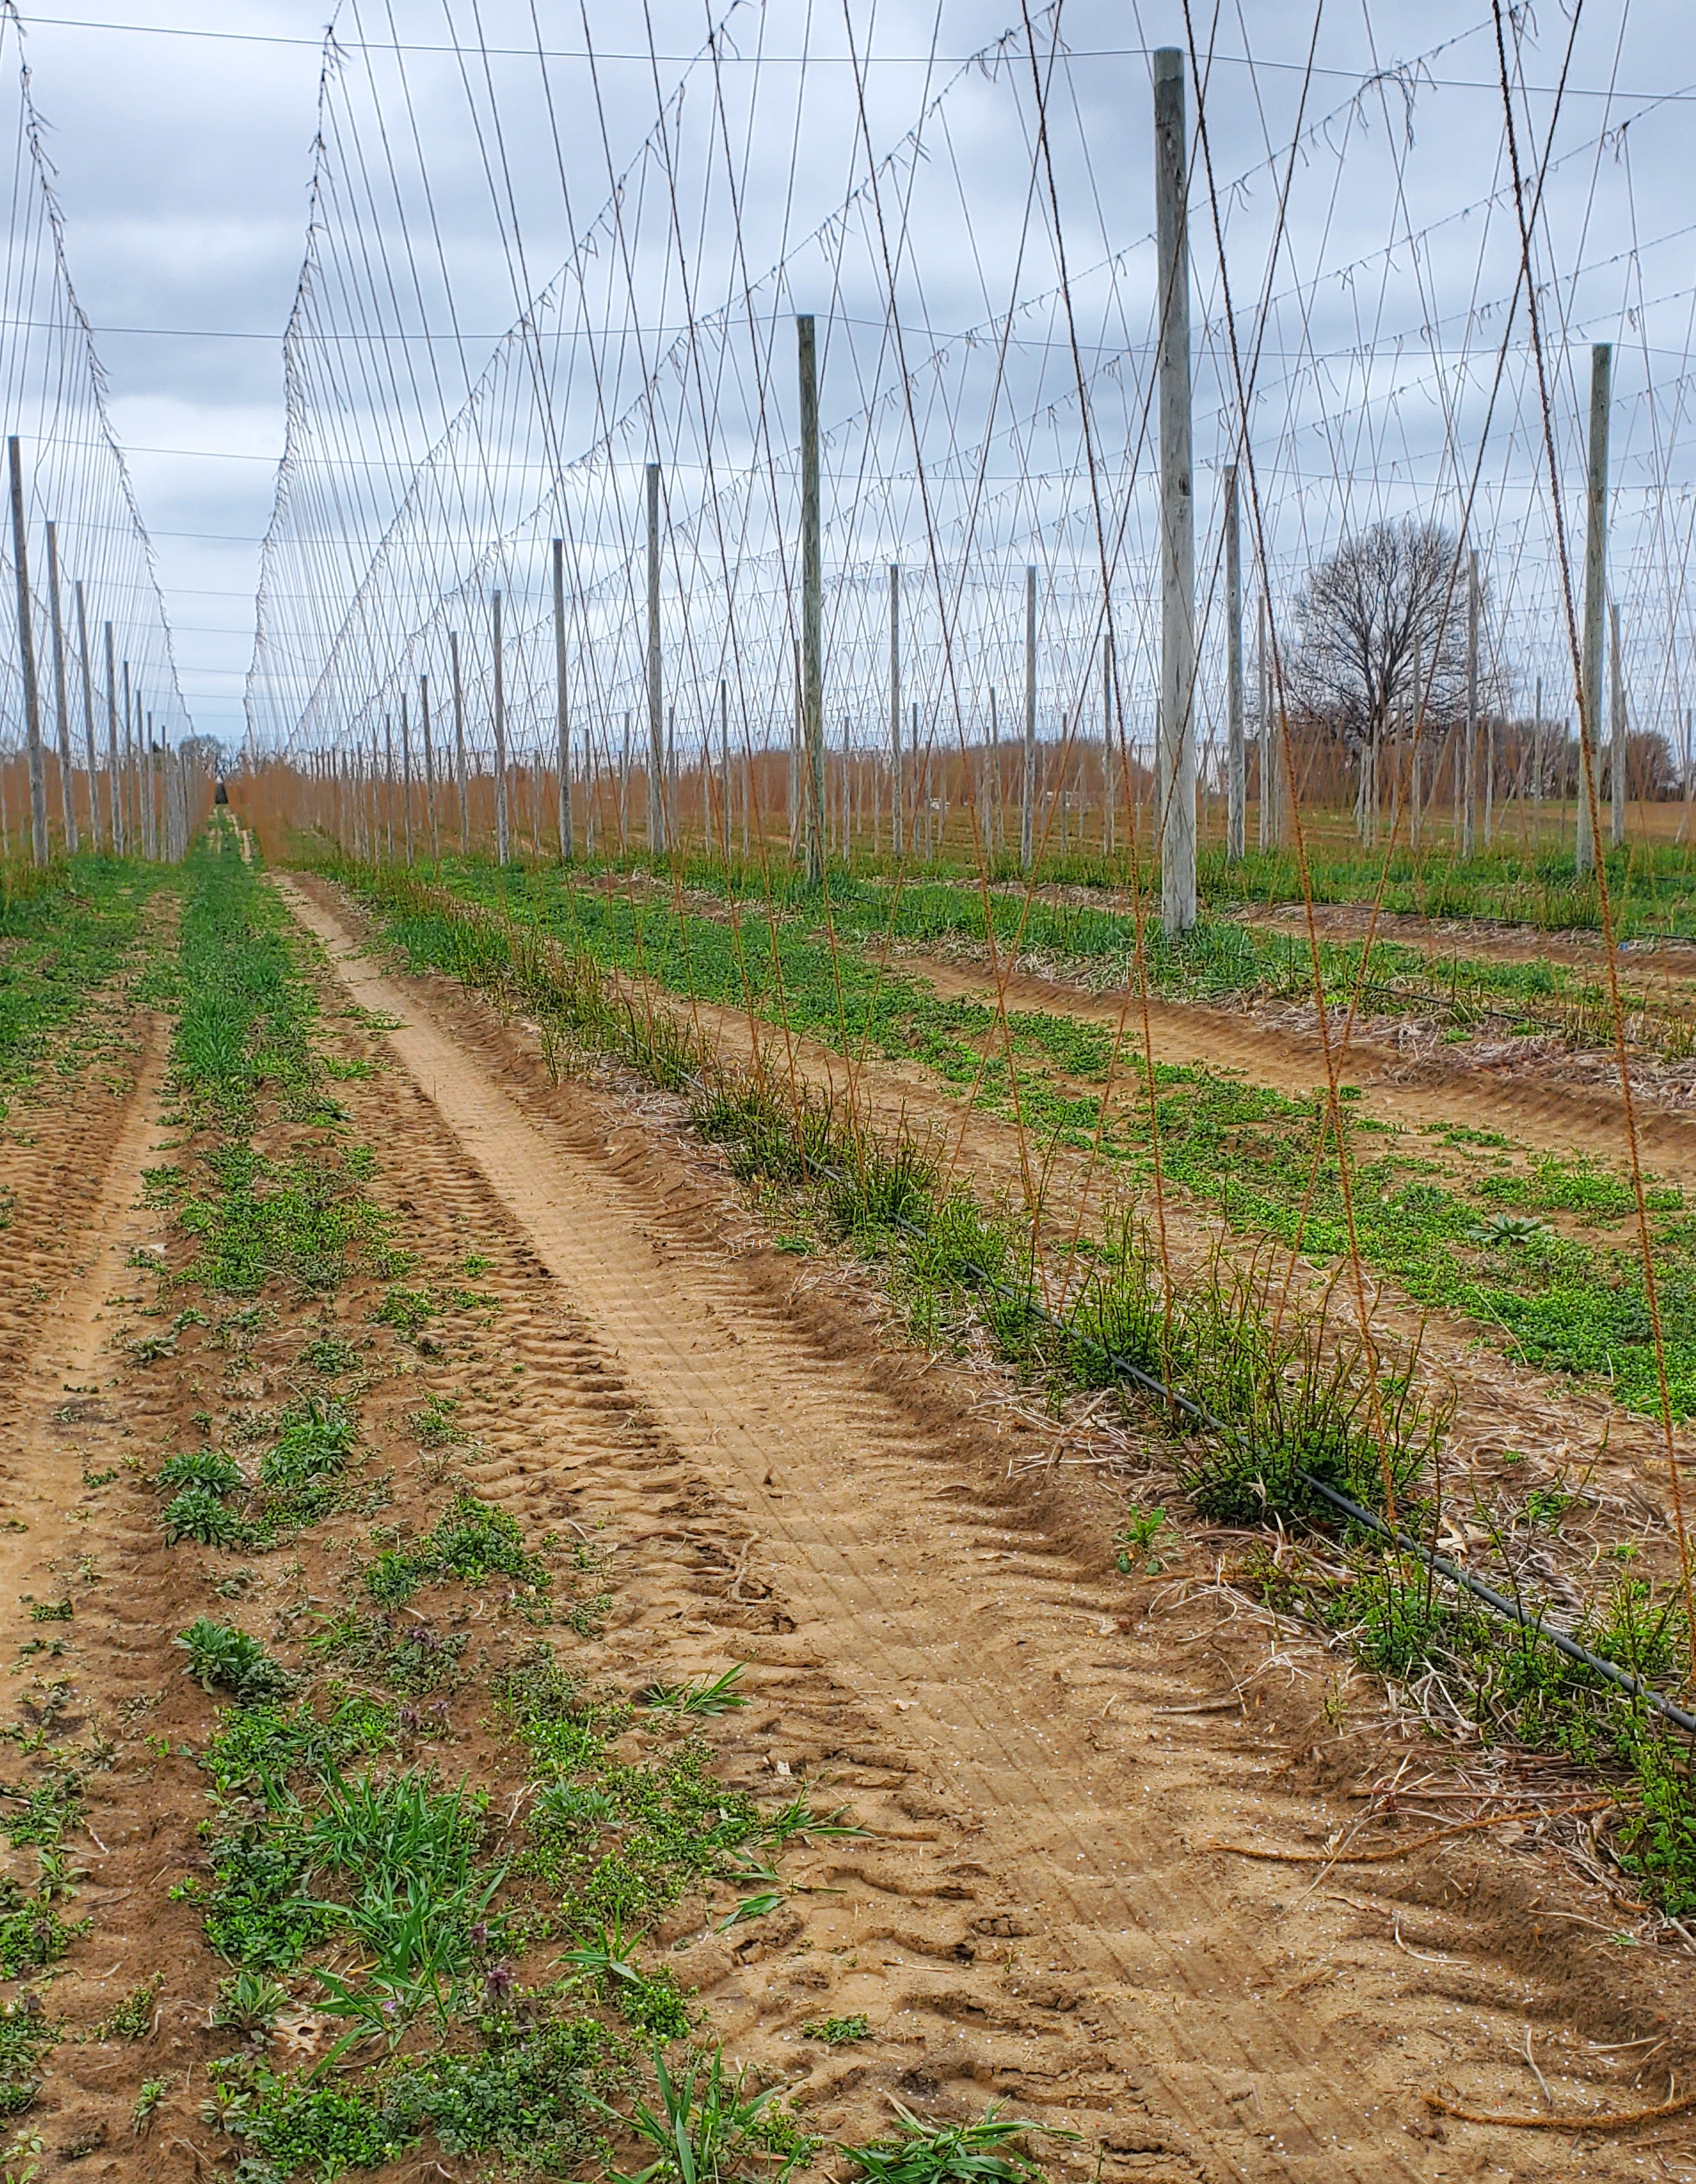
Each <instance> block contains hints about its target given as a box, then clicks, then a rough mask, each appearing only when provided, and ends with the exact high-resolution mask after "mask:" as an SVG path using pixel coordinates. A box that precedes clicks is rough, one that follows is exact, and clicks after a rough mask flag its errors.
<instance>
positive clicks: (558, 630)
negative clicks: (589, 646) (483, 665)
mask: <svg viewBox="0 0 1696 2184" xmlns="http://www.w3.org/2000/svg"><path fill="white" fill-rule="evenodd" d="M554 725H555V729H556V732H557V735H558V738H559V853H560V857H561V859H562V860H563V861H564V863H566V864H570V862H571V861H572V851H573V849H574V847H575V844H574V842H573V841H572V832H573V829H572V722H571V714H570V712H569V711H568V710H567V705H566V690H565V541H564V539H556V540H554Z"/></svg>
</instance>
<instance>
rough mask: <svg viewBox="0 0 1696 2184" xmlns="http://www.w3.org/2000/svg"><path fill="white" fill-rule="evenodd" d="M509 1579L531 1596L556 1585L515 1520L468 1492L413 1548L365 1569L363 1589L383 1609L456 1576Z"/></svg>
mask: <svg viewBox="0 0 1696 2184" xmlns="http://www.w3.org/2000/svg"><path fill="white" fill-rule="evenodd" d="M492 1577H505V1578H508V1579H509V1580H511V1581H512V1583H513V1584H514V1585H516V1586H520V1587H523V1588H524V1589H525V1590H526V1591H528V1592H530V1593H532V1594H543V1595H545V1594H547V1593H548V1591H549V1590H550V1589H551V1586H552V1579H551V1577H550V1575H549V1572H548V1565H547V1564H546V1563H545V1562H544V1561H543V1560H542V1558H541V1556H540V1555H539V1554H536V1553H535V1552H533V1551H532V1549H531V1548H528V1547H526V1546H525V1544H524V1529H523V1527H522V1526H521V1525H520V1524H518V1522H517V1520H516V1518H515V1517H512V1516H508V1514H507V1512H506V1511H505V1510H504V1509H498V1508H494V1507H493V1505H492V1503H490V1502H487V1501H483V1500H479V1499H478V1497H477V1496H476V1494H474V1493H471V1492H468V1491H461V1492H459V1493H457V1494H456V1495H455V1496H454V1498H453V1500H452V1503H451V1504H450V1505H449V1507H448V1508H447V1509H446V1510H445V1512H444V1514H443V1516H441V1518H440V1519H439V1520H438V1521H437V1523H436V1526H435V1529H434V1530H433V1531H431V1532H428V1533H426V1535H425V1536H424V1538H423V1539H421V1540H419V1541H418V1542H417V1543H416V1544H415V1545H414V1546H412V1547H410V1548H384V1549H383V1551H382V1552H381V1553H380V1555H379V1556H377V1557H376V1559H375V1560H374V1561H372V1562H370V1563H368V1564H366V1565H365V1572H364V1588H365V1591H366V1593H367V1595H368V1596H370V1598H371V1599H372V1600H373V1601H375V1602H376V1603H377V1604H378V1605H379V1606H380V1607H404V1606H405V1604H406V1603H407V1602H408V1601H409V1600H411V1599H412V1597H413V1596H414V1595H415V1594H416V1593H417V1592H418V1590H419V1588H420V1587H421V1586H424V1585H431V1584H440V1583H442V1582H443V1581H444V1580H447V1579H449V1578H458V1579H459V1580H460V1583H461V1584H465V1585H485V1584H487V1583H488V1581H489V1580H490V1579H491V1578H492Z"/></svg>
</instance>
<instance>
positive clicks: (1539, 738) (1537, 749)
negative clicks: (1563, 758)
mask: <svg viewBox="0 0 1696 2184" xmlns="http://www.w3.org/2000/svg"><path fill="white" fill-rule="evenodd" d="M1542 820H1543V678H1542V676H1538V678H1537V695H1536V697H1535V699H1534V700H1532V855H1533V856H1535V855H1536V853H1537V836H1538V834H1539V832H1540V828H1541V826H1542Z"/></svg>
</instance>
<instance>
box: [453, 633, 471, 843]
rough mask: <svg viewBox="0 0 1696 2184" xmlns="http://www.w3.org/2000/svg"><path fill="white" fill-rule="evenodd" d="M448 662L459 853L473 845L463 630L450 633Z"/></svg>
mask: <svg viewBox="0 0 1696 2184" xmlns="http://www.w3.org/2000/svg"><path fill="white" fill-rule="evenodd" d="M448 664H449V667H450V669H451V671H452V681H453V775H454V779H455V780H456V781H457V782H458V783H459V789H460V856H461V857H463V856H464V855H465V853H466V852H467V851H468V849H469V848H470V846H471V784H470V781H469V780H468V779H467V776H466V768H465V682H464V678H463V677H462V676H461V675H460V633H459V631H458V630H457V629H450V630H449V632H448Z"/></svg>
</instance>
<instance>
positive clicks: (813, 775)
mask: <svg viewBox="0 0 1696 2184" xmlns="http://www.w3.org/2000/svg"><path fill="white" fill-rule="evenodd" d="M1187 65H1188V64H1187V61H1186V57H1185V55H1184V53H1183V52H1182V51H1181V49H1180V48H1178V47H1175V46H1168V47H1163V48H1161V49H1160V50H1158V51H1157V52H1156V54H1155V56H1154V120H1155V180H1156V244H1157V260H1158V278H1159V284H1160V285H1159V313H1160V316H1159V342H1158V351H1157V358H1158V362H1157V391H1158V403H1159V463H1160V481H1159V508H1160V610H1161V611H1160V654H1159V676H1158V702H1157V711H1156V740H1155V759H1156V767H1155V773H1156V779H1155V850H1156V855H1157V857H1158V860H1159V865H1160V874H1161V912H1162V918H1163V923H1164V926H1165V929H1166V931H1167V932H1169V933H1172V934H1176V933H1180V932H1187V931H1188V929H1189V927H1190V926H1192V925H1193V924H1195V922H1196V914H1197V891H1196V841H1197V816H1198V814H1197V789H1198V780H1197V752H1196V710H1197V708H1196V568H1195V562H1196V540H1195V486H1194V452H1193V428H1192V396H1191V387H1192V373H1191V347H1190V324H1189V255H1188V224H1187V212H1186V206H1187V202H1188V124H1187V116H1186V92H1185V73H1186V68H1187ZM796 361H797V369H798V380H799V396H800V426H801V432H800V441H801V445H800V456H801V555H800V562H801V603H800V628H799V634H798V636H796V639H795V640H794V650H795V662H794V669H795V700H794V717H793V724H792V731H791V747H790V756H789V796H788V802H789V820H790V835H791V847H792V849H793V850H794V852H796V854H798V855H799V856H800V857H801V858H802V859H803V860H804V865H805V869H806V874H807V876H808V878H809V880H810V881H811V882H812V884H815V885H816V884H819V883H820V881H821V880H822V877H823V872H824V864H825V856H826V847H827V840H828V831H829V825H828V794H827V792H828V782H827V772H826V748H825V732H824V731H825V717H824V626H823V557H822V539H821V505H820V431H819V367H818V347H817V337H816V331H815V324H814V320H813V318H812V316H811V315H810V314H804V315H802V316H798V317H797V319H796ZM1611 375H1612V348H1611V345H1609V344H1607V343H1605V342H1603V343H1597V344H1596V346H1595V347H1594V348H1592V351H1591V387H1590V416H1589V460H1588V491H1587V537H1586V553H1585V586H1584V620H1583V644H1582V659H1581V666H1580V676H1579V678H1578V680H1579V685H1580V687H1579V692H1578V696H1579V714H1580V794H1579V801H1578V822H1577V836H1576V843H1575V854H1576V863H1577V868H1578V870H1579V871H1580V873H1581V874H1582V873H1588V871H1590V870H1592V869H1593V868H1594V866H1595V861H1596V842H1595V838H1594V828H1593V826H1592V821H1591V809H1590V795H1589V791H1590V788H1591V784H1592V783H1593V782H1596V781H1599V780H1600V778H1601V775H1600V740H1599V724H1600V719H1601V712H1602V708H1601V705H1600V702H1599V700H1600V693H1601V688H1602V668H1603V652H1604V627H1605V624H1606V620H1607V612H1608V606H1607V597H1606V563H1607V549H1606V526H1607V484H1608V419H1609V411H1610V406H1611ZM645 489H646V510H645V513H646V532H647V539H646V545H647V566H646V577H647V586H646V590H647V597H646V632H645V638H646V642H645V657H644V683H645V696H646V709H647V716H648V718H647V726H648V747H649V748H648V762H647V765H646V769H645V771H646V780H647V814H646V817H647V843H648V847H649V850H650V852H651V853H653V854H663V853H665V852H667V851H668V849H669V848H670V847H671V846H672V845H673V844H672V836H673V834H674V831H675V828H676V793H675V780H676V750H675V741H674V724H673V716H672V715H671V714H670V713H668V709H667V707H666V702H665V691H664V679H663V674H662V655H661V617H660V575H661V540H660V497H661V472H660V465H659V464H658V463H657V462H656V463H650V464H648V465H647V467H646V473H645ZM15 493H16V485H15V482H14V496H15ZM1238 503H1239V491H1238V472H1237V466H1236V464H1235V463H1233V464H1231V465H1230V466H1229V467H1228V469H1227V471H1226V492H1225V519H1224V559H1225V571H1224V575H1225V605H1226V679H1227V692H1226V728H1227V737H1226V766H1225V774H1226V781H1225V788H1226V844H1225V847H1226V854H1227V856H1228V858H1232V859H1236V858H1240V857H1242V856H1243V855H1244V852H1245V848H1246V828H1247V810H1248V764H1247V755H1248V740H1247V714H1246V703H1245V690H1244V643H1243V634H1244V633H1243V572H1242V541H1241V529H1240V516H1239V506H1238ZM50 535H51V534H50ZM552 553H553V560H552V576H553V625H554V646H555V664H556V707H555V714H556V743H557V749H556V769H557V771H556V781H557V788H556V795H557V800H558V810H557V814H556V817H557V828H558V834H557V839H558V843H559V849H560V854H561V856H562V857H563V858H564V859H567V860H569V859H570V858H571V857H572V854H573V852H574V828H573V815H572V749H571V743H572V736H571V725H570V705H569V690H568V676H567V648H566V636H565V629H566V621H565V572H564V541H563V540H559V539H556V540H553V541H552ZM1036 582H1037V572H1036V569H1035V568H1034V567H1029V568H1028V569H1027V570H1026V572H1025V598H1024V609H1025V613H1024V620H1025V632H1024V636H1025V644H1024V668H1025V676H1024V706H1023V724H1022V725H1023V739H1022V743H1023V748H1022V784H1021V790H1022V793H1021V795H1020V862H1021V864H1022V866H1023V868H1025V869H1026V870H1029V869H1030V868H1031V866H1032V863H1033V860H1034V859H1035V857H1036V852H1037V848H1038V844H1037V841H1036V812H1037V809H1038V800H1039V799H1038V786H1037V742H1036V666H1037V654H1036V596H1037V595H1036ZM21 583H22V580H21V578H20V597H21ZM1467 588H1468V607H1467V627H1468V644H1467V700H1466V723H1465V729H1464V740H1463V742H1462V746H1461V749H1462V754H1463V756H1462V764H1461V768H1460V772H1461V774H1462V780H1461V781H1460V785H1459V786H1460V805H1461V842H1460V848H1461V852H1462V854H1463V855H1468V856H1469V855H1471V854H1472V852H1473V850H1474V846H1475V827H1476V810H1477V801H1478V798H1477V780H1476V774H1477V772H1478V769H1477V768H1476V751H1477V746H1478V739H1479V729H1480V718H1481V700H1480V677H1479V660H1478V646H1479V621H1480V596H1481V595H1480V588H1479V579H1478V566H1477V556H1476V552H1474V553H1472V554H1471V555H1470V556H1469V557H1468V569H1467ZM491 611H492V636H493V731H494V804H495V809H494V829H493V831H494V837H495V841H494V846H495V853H496V855H497V857H498V858H499V860H500V861H501V862H502V863H505V862H506V861H508V858H509V856H510V854H511V845H512V832H513V829H512V814H511V809H510V804H511V790H510V785H509V781H508V772H509V758H508V724H507V717H506V682H505V660H504V646H503V640H502V597H501V594H500V592H499V591H497V592H495V593H494V594H493V595H492V601H491ZM1259 635H1260V645H1259V660H1258V677H1259V685H1260V687H1259V693H1258V694H1259V707H1258V712H1259V723H1258V725H1259V736H1260V748H1259V752H1258V759H1259V771H1260V846H1261V847H1262V848H1265V847H1268V846H1269V845H1271V844H1276V843H1278V842H1280V841H1282V839H1283V837H1284V812H1285V811H1286V810H1287V809H1288V807H1289V806H1290V804H1292V801H1293V799H1294V797H1295V795H1296V783H1295V780H1294V779H1293V758H1292V748H1291V739H1290V735H1289V732H1288V726H1287V722H1286V719H1285V715H1284V705H1283V702H1282V697H1281V693H1280V691H1279V690H1278V688H1277V687H1276V685H1277V684H1278V682H1279V679H1280V677H1279V672H1278V665H1277V660H1276V648H1275V647H1273V646H1271V645H1270V644H1268V614H1267V607H1266V601H1265V596H1264V592H1262V596H1261V600H1260V633H1259ZM108 636H109V632H108ZM449 646H450V660H451V672H452V703H453V723H454V740H455V772H456V777H457V785H458V792H459V802H460V823H461V836H462V839H468V831H469V819H468V783H467V772H466V764H467V762H466V749H465V714H464V692H463V686H462V680H461V676H460V659H459V642H458V638H457V636H451V637H450V640H449ZM1114 659H1115V652H1114V642H1113V630H1112V626H1111V620H1110V617H1109V618H1108V626H1107V628H1106V630H1105V632H1104V635H1103V639H1102V708H1103V737H1102V763H1103V769H1104V773H1105V774H1106V775H1107V777H1108V780H1107V784H1106V803H1105V809H1106V812H1107V813H1108V814H1110V813H1111V812H1112V810H1113V806H1114V801H1115V798H1114V793H1113V786H1112V783H1111V774H1112V770H1113V746H1114V742H1115V738H1114V736H1113V734H1112V723H1113V719H1114V716H1115V710H1116V683H1115V665H1114ZM1613 668H1614V677H1615V705H1614V731H1613V743H1614V749H1613V764H1612V769H1611V771H1612V783H1611V803H1612V838H1613V840H1614V841H1615V842H1616V843H1618V842H1620V840H1622V839H1623V834H1624V819H1625V765H1624V750H1625V719H1624V707H1623V702H1622V700H1621V698H1620V689H1619V651H1618V615H1617V610H1615V612H1614V650H1613ZM1418 679H1419V677H1418V673H1417V670H1416V675H1415V681H1416V684H1417V682H1418ZM1422 696H1423V693H1422V692H1420V691H1418V690H1417V689H1416V692H1415V695H1414V702H1413V706H1412V718H1411V723H1410V725H1409V730H1408V733H1407V736H1406V739H1405V741H1406V747H1407V757H1408V772H1409V775H1410V781H1409V789H1410V796H1409V806H1408V808H1409V810H1410V813H1411V827H1412V832H1413V835H1414V838H1415V839H1416V840H1417V830H1418V826H1419V820H1420V771H1419V769H1420V730H1421V727H1422V725H1423V720H1422V713H1423V705H1422ZM728 704H729V700H728V691H727V687H726V685H725V684H724V683H723V682H722V681H721V683H720V684H719V711H720V721H719V724H718V725H719V728H720V732H721V736H722V739H723V742H724V762H725V785H724V813H723V819H724V829H725V840H726V845H727V853H728V842H729V824H730V819H729V804H730V797H729V733H730V732H729V712H728ZM419 709H420V724H421V727H422V733H423V756H424V772H425V775H426V783H425V786H426V788H427V791H428V809H429V813H430V825H431V831H432V836H433V837H434V836H436V833H437V826H436V803H435V771H436V769H435V753H434V747H433V743H432V738H431V728H430V713H429V686H428V677H423V676H420V681H419ZM1541 713H1542V703H1541V689H1540V687H1539V696H1538V707H1537V714H1538V720H1539V722H1540V721H1541ZM903 714H904V704H903V691H902V660H901V620H900V568H899V566H897V565H894V564H892V565H891V567H890V570H889V757H890V777H889V778H890V798H891V836H892V848H893V850H894V852H895V853H896V854H897V855H898V856H899V855H900V854H902V853H903V852H904V851H905V849H906V847H907V839H906V837H907V831H908V829H907V819H908V814H907V812H905V810H904V799H903V786H904V780H905V774H906V767H907V763H908V757H911V758H915V759H916V757H917V756H918V754H917V751H916V742H917V730H916V717H915V722H914V748H911V749H910V751H909V752H908V754H904V753H903V748H902V731H903V724H904V723H903ZM399 715H400V727H401V769H400V780H401V783H402V786H403V789H404V797H405V805H404V808H405V813H406V817H405V820H404V832H405V837H406V848H407V852H408V853H409V855H410V853H411V849H412V838H411V837H412V742H411V735H410V727H409V716H408V700H407V697H406V696H405V695H404V694H403V696H402V698H401V700H400V707H399ZM915 716H916V708H915ZM993 718H994V708H993V700H992V722H993ZM992 733H993V728H992ZM382 734H383V740H384V746H385V748H384V751H383V753H382V756H381V758H379V754H378V753H377V750H376V748H375V738H374V735H373V748H372V772H373V775H374V774H375V773H376V772H378V770H379V767H381V770H382V772H383V773H384V775H385V777H386V778H387V779H388V780H395V778H396V770H395V764H394V753H393V748H392V727H391V721H390V717H389V716H385V717H384V720H383V729H382ZM1382 734H1383V726H1382V724H1380V725H1379V726H1377V727H1375V729H1374V732H1373V737H1372V750H1371V752H1370V754H1366V755H1363V759H1362V783H1361V802H1360V809H1361V812H1362V813H1363V815H1364V812H1365V810H1366V803H1367V797H1368V793H1369V784H1370V798H1371V808H1372V829H1371V831H1372V838H1374V839H1375V838H1376V831H1377V812H1378V806H1379V777H1380V766H1381V763H1382V753H1381V749H1380V741H1381V738H1382ZM708 740H709V742H710V736H709V739H708ZM1398 740H1400V739H1398ZM1120 741H1121V744H1122V739H1120ZM626 748H627V758H626V776H627V778H628V716H627V741H626ZM706 763H707V761H706V754H705V753H703V772H704V771H705V766H706ZM997 767H998V753H997ZM1434 772H1435V768H1434ZM344 778H345V777H344ZM1484 778H1485V796H1486V800H1487V801H1488V800H1489V798H1490V796H1491V794H1492V786H1493V767H1487V768H1486V769H1485V770H1484ZM668 786H669V787H670V793H669V794H668ZM537 793H538V796H539V795H540V754H538V792H537ZM621 804H622V799H621ZM1363 823H1364V818H1363ZM1105 825H1106V827H1107V828H1110V827H1111V819H1110V816H1109V817H1108V818H1107V819H1106V820H1105ZM389 831H390V834H391V836H392V833H393V827H392V820H391V822H390V828H389ZM438 846H439V844H438Z"/></svg>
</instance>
